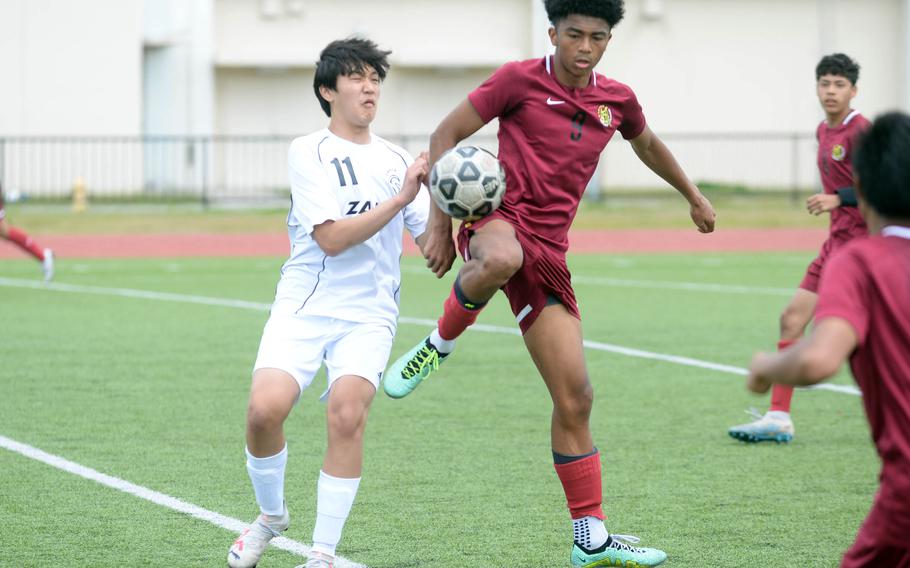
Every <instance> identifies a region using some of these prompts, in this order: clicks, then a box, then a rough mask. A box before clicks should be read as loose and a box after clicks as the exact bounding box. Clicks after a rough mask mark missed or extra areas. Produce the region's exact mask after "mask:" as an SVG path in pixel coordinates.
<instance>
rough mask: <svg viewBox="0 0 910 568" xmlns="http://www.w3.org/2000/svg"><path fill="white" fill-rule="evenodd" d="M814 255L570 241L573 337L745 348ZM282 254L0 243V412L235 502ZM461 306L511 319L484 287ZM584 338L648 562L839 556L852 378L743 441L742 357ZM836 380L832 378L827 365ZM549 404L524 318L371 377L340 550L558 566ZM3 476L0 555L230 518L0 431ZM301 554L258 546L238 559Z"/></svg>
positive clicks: (178, 555) (221, 535)
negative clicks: (769, 435)
mask: <svg viewBox="0 0 910 568" xmlns="http://www.w3.org/2000/svg"><path fill="white" fill-rule="evenodd" d="M810 257H811V255H810V254H762V255H743V254H740V255H724V254H713V255H701V256H687V255H675V256H656V255H649V256H576V257H574V258H572V259H571V266H572V269H573V273H574V275H575V276H576V288H577V293H578V296H579V299H580V302H581V306H582V314H583V317H584V325H585V333H586V338H587V339H588V340H591V341H594V342H600V343H604V344H611V345H619V346H624V347H630V348H636V349H640V350H645V351H648V352H654V353H659V354H669V355H678V356H685V357H691V358H695V359H699V360H703V361H709V362H713V363H721V364H725V365H731V366H735V367H743V366H745V365H746V364H747V363H748V361H749V359H750V357H751V354H752V352H753V350H754V349H756V348H764V349H771V348H773V347H774V344H775V341H776V325H777V315H778V313H779V311H780V309H781V308H782V307H783V305H784V303H785V302H786V300H787V299H788V295H789V291H790V290H791V289H792V288H793V287H794V286H795V285H796V283H798V281H799V279H800V277H801V276H802V273H803V271H804V269H805V265H806V263H807V262H808V261H809V260H810ZM281 262H282V259H277V258H276V259H226V260H222V259H219V260H206V259H181V260H130V261H101V260H90V261H88V260H67V259H63V260H61V261H60V263H59V267H58V272H57V282H58V283H60V285H74V286H75V287H65V286H61V287H55V286H51V287H48V288H43V287H41V286H39V287H37V288H26V287H22V286H23V284H22V281H25V280H30V281H33V282H37V278H38V275H39V269H38V267H37V265H36V264H35V263H34V262H31V261H29V260H22V261H18V260H16V261H3V262H2V264H0V288H2V290H0V306H2V314H3V320H4V325H3V326H2V331H0V360H2V362H3V364H2V365H0V392H2V393H3V395H2V397H0V436H3V437H6V438H9V439H12V440H15V441H18V442H22V443H25V444H28V445H30V446H33V447H36V448H39V449H41V450H43V451H45V452H49V453H51V454H55V455H57V456H60V457H62V458H65V459H67V460H71V461H72V462H76V463H78V464H81V465H83V466H86V467H89V468H93V469H94V470H97V471H99V472H101V473H104V474H107V475H110V476H114V477H117V478H119V479H122V480H125V481H128V482H131V483H133V484H136V485H139V486H142V487H145V488H148V489H151V490H154V491H158V492H161V493H164V494H167V495H170V496H172V497H176V498H179V499H182V500H184V501H186V502H188V503H192V504H194V505H197V506H199V507H202V508H204V509H206V510H208V511H211V512H213V513H219V514H221V515H225V516H227V517H231V518H234V519H239V520H242V521H244V522H245V521H248V520H249V519H251V518H252V517H253V516H255V514H256V507H255V503H254V499H253V494H252V489H251V488H250V485H249V481H248V478H247V474H246V470H245V467H244V455H243V435H244V419H245V406H246V397H247V392H248V382H249V372H250V367H251V365H252V363H253V360H254V357H255V354H256V349H257V346H258V341H259V336H260V332H261V330H262V326H263V324H264V322H265V319H266V317H267V313H266V311H265V309H264V308H263V306H265V305H267V304H268V302H269V301H270V300H271V297H272V294H273V293H274V288H275V283H276V280H277V277H278V268H279V266H280V263H281ZM405 265H406V266H405V282H404V286H403V290H402V309H401V313H402V316H403V322H402V324H401V325H400V328H399V335H398V339H397V341H396V343H395V348H394V350H393V357H396V356H397V355H398V354H400V353H401V352H403V351H404V350H405V349H406V348H407V347H409V346H410V345H411V344H412V343H414V342H416V341H417V340H419V339H420V338H421V337H422V336H423V335H424V334H425V333H426V332H427V331H428V330H429V327H428V326H427V325H425V324H419V323H414V320H419V319H435V318H436V317H437V316H438V311H439V306H440V305H441V302H442V300H443V299H444V297H445V295H446V294H447V288H448V286H449V285H450V284H451V280H450V279H449V278H446V279H445V280H443V281H437V280H436V279H435V278H433V277H432V276H431V275H429V273H424V272H423V271H422V270H421V269H420V266H421V263H420V261H419V260H418V259H405ZM677 283H689V284H710V285H721V286H715V287H713V288H710V289H704V288H699V287H698V286H692V285H678V284H677ZM724 286H726V287H724ZM742 287H750V288H746V289H744V288H742ZM102 288H103V289H102ZM751 288H754V289H751ZM121 289H127V290H143V291H154V292H164V293H169V294H171V295H170V296H156V297H148V298H142V297H130V296H124V294H132V293H131V292H124V291H123V290H121ZM188 296H192V297H188ZM200 296H201V297H209V298H217V299H226V300H244V301H247V302H249V303H250V304H247V305H237V306H232V305H229V304H227V303H224V304H222V305H217V304H204V303H201V301H202V300H200V298H198V297H200ZM178 300H180V301H178ZM411 318H413V319H411ZM479 323H483V324H487V325H489V326H500V327H504V328H508V329H514V328H515V325H514V323H513V319H512V317H511V314H510V313H509V312H508V309H507V306H506V303H505V301H504V299H503V298H502V297H497V299H495V300H494V301H493V302H492V303H491V306H490V308H489V309H488V310H487V311H485V312H484V313H483V315H482V316H481V318H480V320H479ZM595 347H596V346H595ZM587 355H588V357H587V361H588V367H589V371H590V374H591V378H592V381H593V383H594V386H595V392H596V397H597V398H596V401H595V408H594V415H593V430H594V433H595V440H596V443H597V445H598V446H599V447H600V449H601V451H602V460H603V468H604V492H605V510H606V512H607V515H608V517H609V519H608V523H609V527H610V529H611V530H613V531H615V532H618V533H624V534H633V535H638V536H640V537H642V539H643V540H642V545H645V546H655V547H658V548H662V549H664V550H666V551H667V553H668V554H669V557H670V559H669V561H668V562H667V564H666V566H669V567H684V566H685V567H690V566H691V567H711V568H715V567H757V566H782V567H784V566H785V567H790V566H806V567H831V566H836V565H838V562H839V559H840V556H841V554H842V552H843V550H844V549H845V548H846V547H847V546H849V544H850V543H851V542H852V540H853V537H854V535H855V533H856V530H857V528H858V526H859V524H860V522H861V521H862V519H863V517H864V516H865V514H866V512H867V510H868V508H869V505H870V503H871V500H872V496H873V493H874V491H875V488H876V477H877V472H878V467H879V462H878V459H877V457H876V455H875V453H874V450H873V448H872V445H871V443H870V440H869V434H868V427H867V426H866V422H865V418H864V416H863V413H862V409H861V403H860V398H859V397H857V396H854V395H851V394H844V393H840V392H831V391H812V392H798V393H797V394H796V397H795V403H794V411H795V418H796V427H797V435H796V438H795V440H794V442H793V443H792V444H790V445H782V446H775V445H762V446H747V445H743V444H740V443H738V442H735V441H733V440H731V439H730V438H729V437H728V436H727V435H726V429H727V427H729V426H731V425H732V424H735V423H740V422H745V421H747V420H748V419H749V417H748V416H747V415H746V414H744V413H743V410H744V409H745V408H747V407H749V406H756V407H760V408H762V409H764V406H765V404H766V401H765V399H761V398H757V397H753V396H751V395H749V394H748V393H747V392H746V391H745V389H744V387H743V378H742V377H741V376H739V375H736V374H732V373H730V372H729V371H727V372H722V371H715V370H708V369H703V368H697V367H692V366H685V365H680V364H676V363H670V362H666V361H661V360H656V359H653V358H640V357H630V356H627V355H620V354H616V353H612V352H608V351H602V350H598V349H594V348H592V349H589V350H588V353H587ZM320 380H321V379H317V384H321V383H320ZM835 382H836V383H838V384H841V385H852V381H851V380H850V378H849V377H848V376H847V375H846V374H845V373H842V374H841V375H840V376H839V377H838V378H837V380H836V381H835ZM321 390H322V389H321V388H313V389H311V390H310V391H307V392H305V393H304V395H303V397H302V400H301V403H300V405H299V407H298V408H297V409H296V410H295V411H294V413H293V414H292V416H291V418H290V419H289V421H288V424H287V435H288V438H289V448H290V464H289V469H288V479H287V484H286V493H287V499H288V502H289V507H290V510H291V514H292V521H291V528H290V530H289V531H288V533H287V536H288V537H289V538H291V539H294V540H296V541H300V542H303V543H308V542H309V539H310V535H311V531H312V521H313V516H314V509H315V487H316V476H317V473H318V470H319V467H320V464H321V456H322V452H323V449H324V436H325V430H324V421H323V418H324V414H323V409H322V406H321V404H320V403H319V402H318V401H317V397H318V395H319V394H320V392H321ZM549 413H550V405H549V402H548V398H547V394H546V391H545V389H544V386H543V383H542V381H541V380H540V379H539V377H538V376H537V374H536V371H535V369H534V367H533V365H532V363H531V362H530V360H529V358H528V356H527V354H526V352H525V350H524V346H523V344H522V342H521V340H520V338H519V337H518V336H516V335H513V334H509V333H503V332H502V331H500V330H499V328H498V327H497V328H492V329H489V330H486V331H484V330H472V331H469V332H468V333H467V334H466V335H465V336H464V337H463V338H462V339H461V340H460V342H459V347H458V351H457V352H456V355H455V356H454V358H453V359H452V360H451V361H450V362H449V363H447V364H446V366H445V367H443V370H442V372H441V373H440V374H439V376H438V378H434V379H432V380H431V381H429V382H428V383H427V384H425V385H423V386H422V387H421V388H420V389H419V390H418V391H417V392H416V393H415V394H414V395H412V396H411V397H409V398H407V399H404V400H401V401H393V400H391V399H389V398H386V397H385V395H379V396H377V399H376V402H375V404H374V406H373V410H372V413H371V416H370V421H369V425H368V428H367V439H366V460H365V470H364V475H363V482H362V484H361V486H360V487H361V489H360V493H359V495H358V498H357V502H356V504H355V506H354V510H353V513H352V515H351V517H350V520H349V522H348V525H347V528H346V531H345V535H344V539H343V540H342V543H341V545H340V548H339V554H340V555H342V556H344V557H346V558H348V559H350V560H352V561H356V562H358V563H362V564H364V565H367V566H369V567H371V568H404V567H434V568H446V567H451V568H455V567H480V568H499V567H514V566H521V567H528V568H536V567H540V568H551V567H559V566H567V565H568V556H569V552H570V544H571V541H570V539H571V525H570V524H569V521H568V513H567V510H566V508H565V503H564V498H563V495H562V491H561V489H560V485H559V482H558V480H557V477H556V475H555V472H554V470H553V466H552V459H551V455H550V447H549ZM0 475H2V482H0V518H2V519H3V530H2V531H0V566H10V567H13V566H15V567H20V566H28V567H39V566H40V567H44V566H93V567H94V566H97V567H101V566H104V567H121V566H179V567H183V566H199V567H203V566H222V565H223V564H224V558H225V555H226V552H227V549H228V546H229V545H230V543H231V541H232V539H233V534H232V533H231V532H230V531H228V530H226V529H224V528H221V527H218V526H216V525H214V524H211V523H209V522H206V521H203V520H198V519H195V518H192V517H190V516H187V515H185V514H182V513H178V512H175V511H172V510H170V509H168V508H166V507H164V506H161V505H157V504H153V503H151V502H148V501H145V500H142V499H139V498H138V497H135V496H133V495H129V494H126V493H124V492H121V491H118V490H115V489H111V488H109V487H105V486H102V485H100V484H98V483H95V482H93V481H88V480H85V479H83V478H81V477H77V476H75V475H73V474H72V473H67V472H64V471H61V470H59V469H55V468H53V467H51V466H49V465H46V464H44V463H39V462H37V461H34V460H32V459H29V458H26V457H24V456H22V455H20V454H17V453H13V452H10V451H7V450H4V449H0ZM302 561H303V560H302V559H301V558H300V556H297V555H295V554H292V553H290V552H285V551H282V550H277V549H273V550H270V551H269V552H268V553H267V554H266V556H265V557H264V558H263V560H262V562H261V563H260V566H261V567H262V568H270V567H292V566H295V565H296V564H298V563H302Z"/></svg>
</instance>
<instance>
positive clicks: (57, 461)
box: [0, 436, 366, 568]
mask: <svg viewBox="0 0 910 568" xmlns="http://www.w3.org/2000/svg"><path fill="white" fill-rule="evenodd" d="M0 447H2V448H5V449H7V450H9V451H11V452H14V453H17V454H20V455H22V456H25V457H27V458H31V459H33V460H36V461H39V462H42V463H45V464H47V465H49V466H52V467H56V468H57V469H61V470H63V471H65V472H67V473H72V474H74V475H78V476H79V477H83V478H85V479H88V480H90V481H95V482H97V483H100V484H101V485H104V486H106V487H110V488H112V489H116V490H118V491H122V492H124V493H129V494H130V495H134V496H136V497H139V498H140V499H145V500H146V501H150V502H152V503H154V504H156V505H161V506H163V507H167V508H168V509H172V510H174V511H177V512H179V513H184V514H187V515H189V516H191V517H194V518H196V519H200V520H202V521H206V522H209V523H212V524H213V525H216V526H219V527H221V528H223V529H227V530H229V531H231V532H233V533H235V534H240V532H241V531H242V530H243V529H244V528H246V526H247V525H248V524H249V523H245V522H243V521H240V520H238V519H233V518H231V517H226V516H224V515H221V514H219V513H215V512H214V511H209V510H208V509H203V508H202V507H199V506H197V505H193V504H192V503H187V502H186V501H183V500H181V499H177V498H176V497H171V496H170V495H166V494H164V493H159V492H158V491H154V490H152V489H148V488H147V487H142V486H141V485H136V484H133V483H130V482H129V481H126V480H123V479H120V478H119V477H113V476H111V475H107V474H104V473H101V472H100V471H97V470H94V469H92V468H90V467H86V466H84V465H79V464H78V463H75V462H71V461H69V460H68V459H65V458H62V457H60V456H55V455H54V454H49V453H47V452H45V451H43V450H39V449H38V448H35V447H33V446H29V445H28V444H23V443H22V442H17V441H16V440H12V439H10V438H7V437H6V436H0ZM229 544H230V543H228V542H227V541H225V558H227V549H228V545H229ZM270 546H274V547H275V548H280V549H281V550H286V551H288V552H291V553H294V554H297V555H299V556H302V557H304V558H305V557H306V555H307V554H308V553H309V551H310V547H309V546H307V545H305V544H303V543H301V542H297V541H296V540H291V539H289V538H287V537H283V536H280V537H277V538H274V539H272V542H271V545H270ZM335 565H336V566H338V567H339V568H342V567H343V568H366V567H365V566H363V565H362V564H357V563H354V562H351V561H350V560H347V559H345V558H342V557H340V556H339V557H336V559H335Z"/></svg>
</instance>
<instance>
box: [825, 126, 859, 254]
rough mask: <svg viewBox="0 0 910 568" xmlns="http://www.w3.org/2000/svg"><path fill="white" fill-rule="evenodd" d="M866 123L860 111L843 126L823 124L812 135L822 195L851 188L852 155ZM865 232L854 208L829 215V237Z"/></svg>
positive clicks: (839, 208)
mask: <svg viewBox="0 0 910 568" xmlns="http://www.w3.org/2000/svg"><path fill="white" fill-rule="evenodd" d="M867 128H869V121H868V120H866V117H864V116H863V115H861V114H860V113H859V111H856V110H854V111H851V112H850V114H848V115H847V118H845V119H844V121H843V122H842V123H840V124H839V125H837V126H835V127H834V128H831V127H830V126H828V122H827V121H824V120H823V121H822V123H821V124H819V125H818V129H817V130H816V131H815V137H816V138H817V139H818V171H819V172H820V173H821V178H822V188H823V189H824V191H825V193H829V194H834V193H836V192H837V190H838V189H840V188H842V187H853V151H854V149H855V148H856V139H857V137H858V136H859V135H860V134H862V133H863V132H864V131H865V130H866V129H867ZM867 232H868V229H866V222H865V221H864V220H863V216H862V215H861V214H860V212H859V209H857V208H856V207H837V208H836V209H834V210H833V211H831V234H832V235H838V236H840V237H847V238H852V237H859V236H863V235H865V234H866V233H867Z"/></svg>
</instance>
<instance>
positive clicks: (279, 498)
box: [246, 444, 288, 516]
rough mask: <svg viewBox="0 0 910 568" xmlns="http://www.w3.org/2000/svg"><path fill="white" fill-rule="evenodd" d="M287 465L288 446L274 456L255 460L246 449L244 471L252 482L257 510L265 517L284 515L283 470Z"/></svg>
mask: <svg viewBox="0 0 910 568" xmlns="http://www.w3.org/2000/svg"><path fill="white" fill-rule="evenodd" d="M287 463H288V446H287V444H285V446H284V448H282V449H281V451H280V452H278V453H277V454H275V455H274V456H269V457H265V458H257V457H256V456H254V455H253V454H251V453H250V450H249V448H247V449H246V471H247V473H249V474H250V481H252V482H253V491H254V492H255V493H256V502H257V503H259V510H260V511H262V512H263V513H264V514H266V515H272V516H281V515H283V514H284V469H285V466H286V465H287Z"/></svg>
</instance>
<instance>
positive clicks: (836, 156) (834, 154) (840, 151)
mask: <svg viewBox="0 0 910 568" xmlns="http://www.w3.org/2000/svg"><path fill="white" fill-rule="evenodd" d="M846 155H847V149H846V148H844V147H843V146H842V145H840V144H835V145H834V147H833V148H831V158H832V159H833V160H834V161H836V162H839V161H841V160H843V159H844V157H845V156H846Z"/></svg>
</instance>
